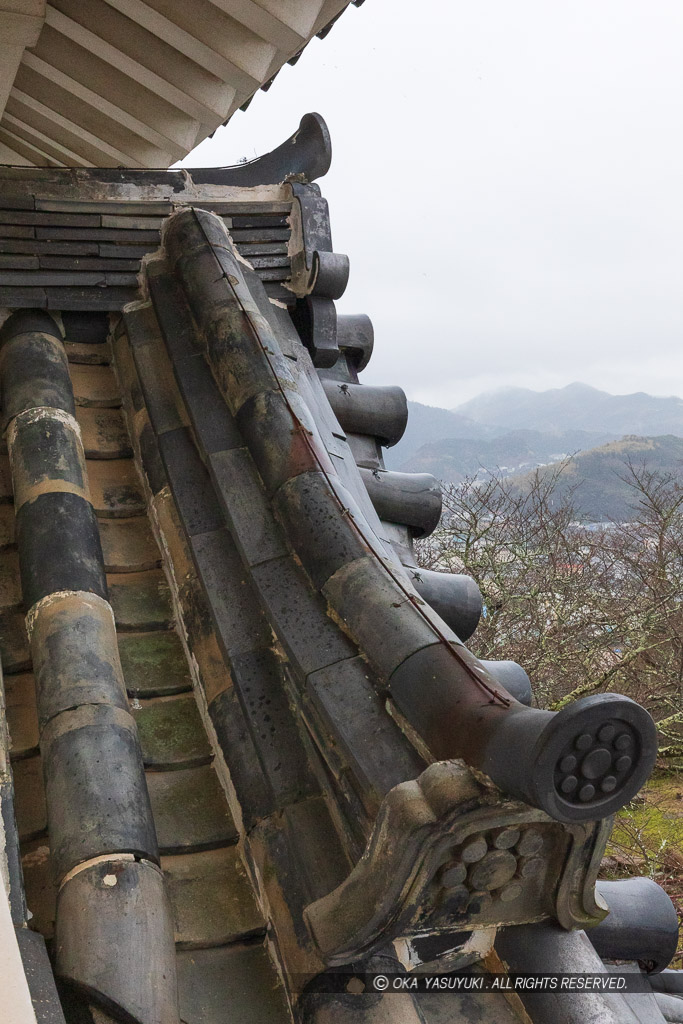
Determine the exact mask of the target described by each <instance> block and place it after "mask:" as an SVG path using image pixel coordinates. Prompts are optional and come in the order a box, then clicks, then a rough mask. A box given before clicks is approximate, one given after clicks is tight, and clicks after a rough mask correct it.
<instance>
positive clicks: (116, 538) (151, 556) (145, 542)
mask: <svg viewBox="0 0 683 1024" xmlns="http://www.w3.org/2000/svg"><path fill="white" fill-rule="evenodd" d="M98 525H99V528H100V540H101V542H102V553H103V555H104V568H105V570H106V571H107V572H140V571H142V570H145V569H155V568H157V566H159V565H160V564H161V554H160V552H159V548H158V546H157V542H156V541H155V539H154V534H153V533H152V530H151V527H150V525H149V520H148V518H147V516H131V517H130V518H127V519H109V518H106V519H102V520H101V521H100V522H99V524H98Z"/></svg>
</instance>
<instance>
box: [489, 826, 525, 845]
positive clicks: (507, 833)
mask: <svg viewBox="0 0 683 1024" xmlns="http://www.w3.org/2000/svg"><path fill="white" fill-rule="evenodd" d="M519 836H520V831H519V829H518V828H504V829H503V831H502V832H499V833H498V835H496V836H494V837H493V845H494V846H495V848H496V849H497V850H509V849H510V847H512V846H514V845H515V843H517V842H518V841H519Z"/></svg>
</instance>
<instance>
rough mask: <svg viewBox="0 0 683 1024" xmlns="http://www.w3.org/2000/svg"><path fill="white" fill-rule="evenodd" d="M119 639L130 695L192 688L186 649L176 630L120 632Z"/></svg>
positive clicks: (151, 694) (161, 693)
mask: <svg viewBox="0 0 683 1024" xmlns="http://www.w3.org/2000/svg"><path fill="white" fill-rule="evenodd" d="M118 639H119V655H120V657H121V666H122V668H123V676H124V679H125V680H126V688H127V690H128V693H129V694H130V695H131V696H137V697H164V696H168V695H169V694H173V693H182V692H183V691H185V690H190V689H192V678H191V676H190V672H189V669H188V666H187V661H186V659H185V652H184V650H183V646H182V644H181V642H180V640H179V639H178V636H177V634H176V633H175V632H165V631H162V630H152V631H151V632H149V633H119V638H118Z"/></svg>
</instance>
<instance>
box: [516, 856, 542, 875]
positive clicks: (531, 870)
mask: <svg viewBox="0 0 683 1024" xmlns="http://www.w3.org/2000/svg"><path fill="white" fill-rule="evenodd" d="M544 867H545V861H544V860H543V858H542V857H525V858H524V859H523V860H522V862H521V864H520V866H519V873H520V875H521V876H522V878H538V876H539V875H541V874H543V869H544Z"/></svg>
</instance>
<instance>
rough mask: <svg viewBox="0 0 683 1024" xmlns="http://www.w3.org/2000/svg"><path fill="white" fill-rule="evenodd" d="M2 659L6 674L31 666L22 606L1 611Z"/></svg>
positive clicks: (21, 670) (0, 644) (0, 636)
mask: <svg viewBox="0 0 683 1024" xmlns="http://www.w3.org/2000/svg"><path fill="white" fill-rule="evenodd" d="M0 659H1V660H2V667H3V670H4V672H5V674H8V673H12V672H24V671H25V670H27V669H29V668H30V667H31V652H30V651H29V647H28V637H27V636H26V626H25V624H24V613H23V611H22V610H21V609H20V608H12V609H10V610H9V611H0Z"/></svg>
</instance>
